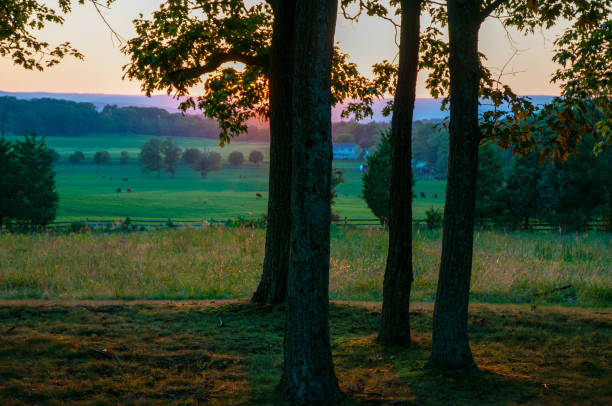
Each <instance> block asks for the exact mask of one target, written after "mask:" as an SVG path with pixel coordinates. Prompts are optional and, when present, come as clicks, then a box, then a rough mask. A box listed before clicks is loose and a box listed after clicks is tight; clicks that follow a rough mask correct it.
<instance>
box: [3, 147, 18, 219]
mask: <svg viewBox="0 0 612 406" xmlns="http://www.w3.org/2000/svg"><path fill="white" fill-rule="evenodd" d="M16 169H17V168H16V162H15V151H14V149H13V143H11V142H10V141H8V140H7V139H6V138H5V137H4V135H2V136H0V174H1V176H0V231H2V228H3V226H4V224H7V223H8V222H9V221H10V220H11V219H13V218H15V216H16V214H17V212H18V210H17V208H18V206H19V205H18V202H17V200H18V196H19V189H18V185H19V181H18V174H17V170H16Z"/></svg>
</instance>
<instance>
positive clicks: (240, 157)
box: [227, 151, 244, 166]
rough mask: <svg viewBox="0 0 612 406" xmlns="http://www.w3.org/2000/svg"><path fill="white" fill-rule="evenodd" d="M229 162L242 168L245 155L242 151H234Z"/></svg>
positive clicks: (228, 158) (229, 157)
mask: <svg viewBox="0 0 612 406" xmlns="http://www.w3.org/2000/svg"><path fill="white" fill-rule="evenodd" d="M227 160H228V162H229V163H230V165H232V166H241V165H242V164H243V163H244V154H243V153H242V152H240V151H232V152H231V153H230V154H229V156H228V157H227Z"/></svg>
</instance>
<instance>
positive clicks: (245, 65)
mask: <svg viewBox="0 0 612 406" xmlns="http://www.w3.org/2000/svg"><path fill="white" fill-rule="evenodd" d="M272 22H273V10H272V7H271V6H270V5H269V4H268V2H264V1H259V2H255V3H254V4H253V3H249V5H248V6H247V5H246V4H245V2H244V1H241V0H221V1H215V2H209V1H205V0H167V1H166V2H165V3H163V4H162V5H161V6H160V8H159V10H157V11H156V12H154V13H153V16H152V18H151V19H150V20H147V19H145V18H144V17H143V16H142V15H141V16H140V18H139V19H137V20H135V21H134V26H135V29H136V35H137V36H136V37H135V38H132V39H130V40H129V41H128V42H127V44H126V46H125V47H124V48H123V49H122V51H123V52H124V53H125V54H127V55H129V56H130V58H131V62H130V63H129V64H128V65H126V66H125V67H124V71H125V77H126V78H129V79H135V80H138V81H140V82H141V88H142V90H143V91H144V92H145V93H146V94H147V95H151V94H152V93H153V92H154V91H158V90H162V91H165V92H166V93H167V94H173V95H175V96H176V97H177V98H179V99H180V100H181V103H180V108H181V109H182V110H183V111H187V110H188V109H190V108H193V109H199V110H201V111H202V112H203V114H204V115H205V116H207V117H209V118H212V119H215V120H217V122H218V123H219V130H220V133H219V138H220V142H221V145H223V144H224V143H226V142H229V141H230V139H231V137H235V136H238V135H240V134H241V133H244V132H246V130H247V125H246V122H247V121H248V120H249V119H251V118H255V117H258V118H266V117H267V116H268V115H269V103H268V74H269V72H268V70H269V56H270V47H271V38H272ZM196 86H202V87H203V94H202V95H201V96H197V97H194V96H189V93H190V90H191V89H193V88H194V87H196ZM332 94H333V101H334V103H337V102H340V101H342V100H344V99H345V98H362V97H363V98H364V100H365V101H364V103H363V105H362V106H360V107H355V108H352V109H351V108H349V109H347V110H352V112H353V113H354V114H355V116H356V117H357V118H361V117H363V116H364V115H371V114H372V110H371V104H372V102H373V98H374V97H377V96H379V95H380V94H378V93H377V90H376V88H375V87H373V86H372V85H371V83H370V82H369V81H368V80H367V79H365V78H363V77H362V76H361V75H360V74H359V72H358V70H357V66H356V65H355V64H354V63H351V62H349V61H348V56H347V55H346V54H343V53H341V52H340V51H339V49H338V48H337V47H336V48H335V49H334V56H333V71H332ZM347 115H348V113H347ZM345 116H346V115H345Z"/></svg>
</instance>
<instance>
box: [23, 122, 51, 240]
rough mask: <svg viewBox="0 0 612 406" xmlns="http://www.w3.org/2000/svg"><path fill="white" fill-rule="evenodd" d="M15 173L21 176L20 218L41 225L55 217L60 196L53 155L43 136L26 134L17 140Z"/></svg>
mask: <svg viewBox="0 0 612 406" xmlns="http://www.w3.org/2000/svg"><path fill="white" fill-rule="evenodd" d="M15 164H16V173H17V174H18V176H19V190H20V191H21V193H20V199H19V213H17V216H16V217H17V219H18V220H20V221H21V222H23V223H24V225H26V226H27V227H29V228H39V227H42V226H45V225H47V224H49V223H50V222H51V221H53V220H54V219H55V214H56V212H57V205H58V200H59V196H58V194H57V191H56V188H55V170H54V169H53V154H52V153H51V150H50V149H49V148H47V146H46V145H45V141H44V138H37V137H36V135H35V134H30V135H26V136H25V138H24V139H23V140H21V141H17V142H16V143H15Z"/></svg>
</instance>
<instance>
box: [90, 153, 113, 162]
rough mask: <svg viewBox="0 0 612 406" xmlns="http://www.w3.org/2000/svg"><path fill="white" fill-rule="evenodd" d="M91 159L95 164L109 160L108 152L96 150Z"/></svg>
mask: <svg viewBox="0 0 612 406" xmlns="http://www.w3.org/2000/svg"><path fill="white" fill-rule="evenodd" d="M93 161H94V162H95V163H97V164H103V163H106V162H108V161H110V154H109V153H108V151H98V152H96V153H95V154H94V157H93Z"/></svg>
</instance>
